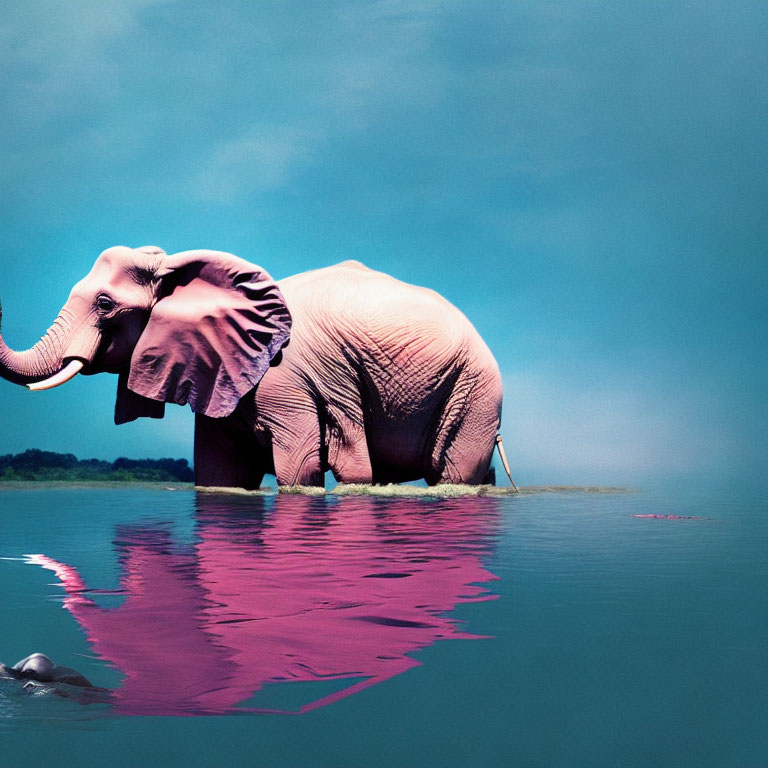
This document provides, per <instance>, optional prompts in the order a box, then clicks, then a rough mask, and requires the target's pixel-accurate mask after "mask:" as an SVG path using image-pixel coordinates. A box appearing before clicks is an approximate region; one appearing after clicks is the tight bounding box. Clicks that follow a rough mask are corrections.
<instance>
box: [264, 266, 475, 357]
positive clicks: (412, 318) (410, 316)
mask: <svg viewBox="0 0 768 768" xmlns="http://www.w3.org/2000/svg"><path fill="white" fill-rule="evenodd" d="M278 285H279V286H280V289H281V290H282V292H283V294H284V296H285V299H286V302H287V304H288V307H289V309H290V310H291V314H292V315H293V318H294V327H295V331H296V332H299V333H301V332H302V331H303V330H304V328H303V326H304V325H305V324H307V323H309V324H311V326H312V328H323V329H324V330H325V332H326V333H328V334H330V335H332V336H337V335H338V334H339V333H340V332H341V333H343V334H344V335H345V336H348V337H349V338H350V340H351V341H353V342H358V341H359V342H363V341H366V340H367V341H369V342H370V343H372V344H373V345H374V346H377V345H379V344H385V345H387V346H389V345H390V343H391V344H392V345H397V344H398V343H400V344H402V343H404V342H406V341H408V340H412V341H414V342H416V343H420V344H422V345H423V342H424V341H425V340H431V342H432V344H433V345H434V346H435V347H436V348H440V349H442V350H443V351H444V352H446V353H449V354H453V353H454V352H455V351H457V350H459V349H460V348H464V347H475V346H476V344H477V342H480V344H481V345H482V346H484V344H483V342H482V340H481V339H480V337H479V335H478V334H477V331H476V330H475V329H474V327H473V326H472V324H471V323H470V321H469V320H468V319H467V317H466V316H465V315H464V314H463V313H462V312H461V311H460V310H459V309H458V308H457V307H455V306H454V305H453V304H451V303H450V302H449V301H448V300H447V299H445V298H444V297H443V296H441V295H440V294H439V293H437V292H435V291H433V290H431V289H429V288H424V287H421V286H416V285H412V284H410V283H406V282H403V281H402V280H398V279H397V278H394V277H392V276H391V275H387V274H385V273H384V272H378V271H376V270H373V269H370V268H368V267H366V266H365V265H364V264H362V263H361V262H359V261H344V262H341V263H340V264H336V265H334V266H331V267H325V268H322V269H316V270H312V271H310V272H303V273H301V274H299V275H294V276H293V277H289V278H286V279H284V280H281V281H279V283H278ZM297 326H298V327H297ZM360 333H363V334H365V336H366V339H361V338H359V337H358V335H357V334H360ZM390 339H391V342H389V341H388V340H390ZM472 351H473V353H474V354H477V352H478V350H477V349H473V350H472Z"/></svg>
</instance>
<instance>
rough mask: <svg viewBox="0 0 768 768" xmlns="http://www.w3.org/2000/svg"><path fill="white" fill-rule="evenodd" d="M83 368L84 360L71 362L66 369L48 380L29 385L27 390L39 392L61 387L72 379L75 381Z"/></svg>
mask: <svg viewBox="0 0 768 768" xmlns="http://www.w3.org/2000/svg"><path fill="white" fill-rule="evenodd" d="M82 368H83V361H82V360H70V361H69V362H68V363H67V364H66V366H64V368H62V369H61V370H60V371H59V372H58V373H55V374H54V375H53V376H51V377H50V378H48V379H43V381H37V382H35V383H34V384H27V388H28V389H31V390H32V391H33V392H38V391H39V390H42V389H53V388H54V387H60V386H61V385H62V384H66V383H67V382H68V381H69V380H70V379H74V378H75V376H77V374H78V373H80V371H81V370H82Z"/></svg>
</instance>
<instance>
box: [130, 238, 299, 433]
mask: <svg viewBox="0 0 768 768" xmlns="http://www.w3.org/2000/svg"><path fill="white" fill-rule="evenodd" d="M155 276H156V278H159V279H160V286H159V292H158V297H159V298H158V301H157V303H156V304H155V306H154V308H153V309H152V312H151V314H150V316H149V321H148V322H147V325H146V328H145V329H144V332H143V333H142V335H141V337H140V338H139V341H138V343H137V345H136V347H135V349H134V351H133V356H132V357H131V367H130V373H129V376H128V381H127V387H128V389H129V390H130V391H131V392H134V393H135V394H136V395H140V396H141V397H142V398H147V399H149V400H152V401H155V402H156V403H177V404H179V405H184V404H185V403H189V405H190V406H191V408H192V410H193V411H195V412H196V413H202V414H205V415H206V416H211V417H213V418H222V417H224V416H228V415H229V414H230V413H232V411H234V410H235V407H236V406H237V404H238V402H239V401H240V398H241V397H243V395H245V393H246V392H248V391H249V390H251V389H253V387H255V386H256V385H257V384H258V383H259V381H260V380H261V377H262V376H263V375H264V374H265V373H266V371H267V369H268V368H269V364H270V361H271V360H272V358H273V357H274V356H275V355H276V354H277V353H278V352H279V351H280V349H281V348H282V347H283V346H284V345H285V344H286V343H287V342H288V338H289V336H290V329H291V316H290V313H289V312H288V307H287V306H286V304H285V300H284V299H283V296H282V294H281V293H280V290H279V289H278V287H277V285H276V283H275V282H274V280H272V278H271V277H270V276H269V275H268V274H267V272H265V271H264V270H263V269H261V268H259V267H257V266H255V265H253V264H250V263H248V262H247V261H245V260H243V259H239V258H237V257H236V256H232V255H231V254H228V253H220V252H217V251H185V252H184V253H178V254H175V255H173V256H165V257H163V259H162V262H161V265H160V268H159V270H158V271H157V272H156V275H155ZM140 404H141V402H140ZM139 410H140V409H139ZM141 415H154V414H141Z"/></svg>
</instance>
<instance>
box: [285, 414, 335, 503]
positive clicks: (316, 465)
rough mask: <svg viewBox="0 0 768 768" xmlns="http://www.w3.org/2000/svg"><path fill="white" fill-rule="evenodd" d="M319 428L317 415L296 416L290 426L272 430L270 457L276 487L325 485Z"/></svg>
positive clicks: (320, 486) (319, 486) (286, 425)
mask: <svg viewBox="0 0 768 768" xmlns="http://www.w3.org/2000/svg"><path fill="white" fill-rule="evenodd" d="M320 446H321V443H320V425H319V423H318V419H317V414H316V413H313V412H310V411H304V412H300V413H298V414H295V415H294V416H293V418H292V419H291V420H290V425H288V424H282V425H280V426H279V427H273V428H272V456H273V458H274V460H275V477H276V478H277V484H278V485H311V486H315V487H318V488H322V487H324V486H325V472H324V471H323V465H322V459H321V455H320Z"/></svg>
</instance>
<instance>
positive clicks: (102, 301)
mask: <svg viewBox="0 0 768 768" xmlns="http://www.w3.org/2000/svg"><path fill="white" fill-rule="evenodd" d="M114 308H115V302H114V301H112V299H110V298H109V296H103V295H102V296H99V297H98V298H97V299H96V309H98V310H99V312H109V311H110V310H113V309H114Z"/></svg>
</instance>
